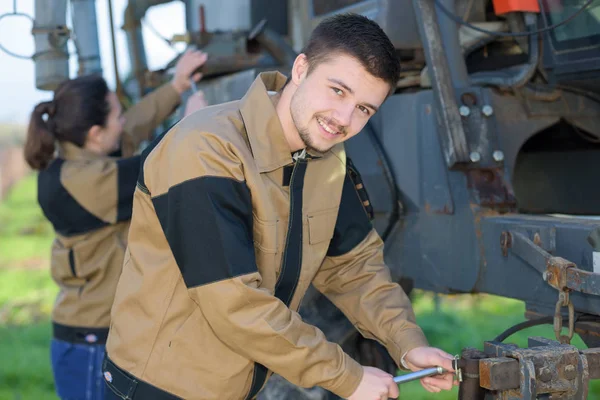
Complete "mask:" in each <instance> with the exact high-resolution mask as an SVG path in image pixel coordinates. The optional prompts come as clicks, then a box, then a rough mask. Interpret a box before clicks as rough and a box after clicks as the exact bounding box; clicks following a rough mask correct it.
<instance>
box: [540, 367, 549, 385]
mask: <svg viewBox="0 0 600 400" xmlns="http://www.w3.org/2000/svg"><path fill="white" fill-rule="evenodd" d="M550 379H552V372H551V371H550V368H548V367H543V368H541V369H540V380H541V381H542V382H550Z"/></svg>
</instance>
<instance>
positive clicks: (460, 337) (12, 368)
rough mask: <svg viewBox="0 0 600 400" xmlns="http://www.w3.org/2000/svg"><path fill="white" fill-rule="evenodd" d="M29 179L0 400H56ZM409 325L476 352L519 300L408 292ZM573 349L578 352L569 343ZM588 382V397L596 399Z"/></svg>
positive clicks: (40, 228) (47, 240)
mask: <svg viewBox="0 0 600 400" xmlns="http://www.w3.org/2000/svg"><path fill="white" fill-rule="evenodd" d="M35 199H36V192H35V176H34V175H31V176H29V177H27V178H26V179H24V180H23V181H22V182H20V183H19V184H18V185H17V186H16V187H15V188H14V189H13V191H12V192H11V193H10V194H9V197H8V198H7V199H6V200H5V201H4V203H2V204H0V354H1V355H2V360H1V361H0V400H25V399H36V400H37V399H42V400H44V399H56V396H55V395H54V389H53V383H52V372H51V370H50V360H49V341H50V335H51V328H50V311H51V308H52V303H53V301H54V298H55V296H56V293H57V288H56V285H55V284H54V282H52V280H51V278H50V273H49V270H48V256H49V249H50V245H51V242H52V237H53V235H52V229H51V227H50V225H49V224H48V222H46V220H45V219H44V217H43V215H42V213H41V211H40V209H39V207H38V205H37V202H36V200H35ZM413 304H414V308H415V312H416V314H417V321H418V323H419V324H420V325H421V327H422V328H423V330H424V331H425V333H426V335H427V337H428V339H429V341H430V343H431V344H432V345H435V346H437V347H440V348H442V349H444V350H445V351H447V352H449V353H451V354H458V353H460V351H461V349H462V348H464V347H475V348H479V349H482V346H483V342H484V341H485V340H491V339H493V338H494V337H495V336H496V335H498V334H499V333H501V332H502V331H503V330H504V329H506V328H507V327H509V326H512V325H514V324H515V323H518V322H521V321H522V320H523V314H524V311H525V307H524V304H523V303H522V302H520V301H516V300H511V299H505V298H500V297H495V296H488V295H460V296H459V295H457V296H439V297H436V296H435V295H433V294H431V293H426V292H419V291H416V292H415V294H414V296H413ZM529 336H545V337H548V338H553V336H554V333H553V331H552V328H551V327H550V326H543V327H535V328H531V329H528V330H526V331H523V332H520V333H518V334H516V335H514V336H512V337H511V338H509V340H508V341H509V342H511V343H516V344H518V345H520V346H525V345H526V344H527V337H529ZM573 344H574V345H576V346H578V347H580V348H584V347H585V346H584V345H583V343H582V341H581V340H580V339H579V338H578V337H576V338H574V340H573ZM597 383H600V382H593V383H592V385H591V390H590V395H589V398H590V399H592V398H600V386H599V385H598V384H597ZM400 393H401V399H411V400H413V399H414V400H421V399H435V400H450V399H452V400H454V399H456V398H457V393H458V389H454V390H453V391H450V392H443V393H439V394H436V395H433V394H430V393H428V392H426V391H425V390H424V389H423V388H422V387H421V386H420V384H419V382H411V383H408V384H405V385H402V386H401V390H400Z"/></svg>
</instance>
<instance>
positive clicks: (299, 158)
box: [274, 149, 306, 305]
mask: <svg viewBox="0 0 600 400" xmlns="http://www.w3.org/2000/svg"><path fill="white" fill-rule="evenodd" d="M292 159H293V160H294V167H293V169H292V176H291V177H290V185H289V188H290V212H289V218H288V228H287V233H286V236H285V238H286V243H285V248H284V249H283V258H282V262H281V267H282V268H284V267H285V265H286V263H285V260H286V253H287V249H288V245H289V237H290V232H291V230H292V213H293V210H294V196H293V195H292V190H293V187H294V178H295V177H296V172H297V171H298V164H299V163H301V162H304V161H306V149H302V150H298V151H296V152H295V153H294V154H293V155H292ZM284 272H285V271H284V270H281V271H279V277H278V279H277V283H276V284H275V290H274V293H276V292H277V288H278V287H279V285H280V284H281V279H282V277H283V276H284ZM281 300H282V301H283V299H281ZM286 305H287V304H286Z"/></svg>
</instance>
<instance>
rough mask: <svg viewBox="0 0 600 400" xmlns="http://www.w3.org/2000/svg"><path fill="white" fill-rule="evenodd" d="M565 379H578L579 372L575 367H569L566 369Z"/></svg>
mask: <svg viewBox="0 0 600 400" xmlns="http://www.w3.org/2000/svg"><path fill="white" fill-rule="evenodd" d="M565 378H567V379H569V380H571V379H575V378H577V371H576V369H575V366H574V365H567V366H566V367H565Z"/></svg>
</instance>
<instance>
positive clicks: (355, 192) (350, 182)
mask: <svg viewBox="0 0 600 400" xmlns="http://www.w3.org/2000/svg"><path fill="white" fill-rule="evenodd" d="M347 167H348V168H347V171H346V177H345V178H344V187H343V188H342V199H341V201H340V210H339V212H338V216H337V221H336V223H335V229H334V231H333V238H332V239H331V243H330V244H329V249H328V250H327V255H328V256H330V257H335V256H340V255H342V254H346V253H348V252H349V251H350V250H352V249H353V248H354V247H356V246H357V245H358V244H359V243H360V242H362V241H363V240H364V239H365V238H366V237H367V235H368V234H369V232H371V230H372V229H373V226H372V225H371V216H370V215H369V214H368V208H367V207H366V206H367V204H366V203H365V201H368V197H367V195H366V190H365V189H364V186H362V180H360V175H359V174H358V171H357V170H356V168H354V166H353V165H352V162H351V161H350V159H348V160H347ZM353 175H354V176H355V177H358V180H359V181H360V186H359V187H357V185H358V184H357V183H356V182H357V180H356V178H355V179H353V178H352V176H353ZM361 191H363V192H364V194H363V196H364V197H365V198H366V200H363V199H362V196H361ZM368 205H370V203H369V204H368ZM371 210H372V208H371Z"/></svg>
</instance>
